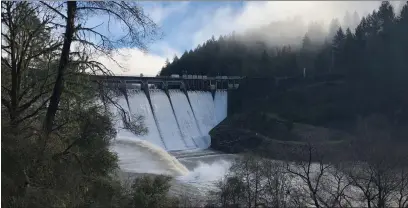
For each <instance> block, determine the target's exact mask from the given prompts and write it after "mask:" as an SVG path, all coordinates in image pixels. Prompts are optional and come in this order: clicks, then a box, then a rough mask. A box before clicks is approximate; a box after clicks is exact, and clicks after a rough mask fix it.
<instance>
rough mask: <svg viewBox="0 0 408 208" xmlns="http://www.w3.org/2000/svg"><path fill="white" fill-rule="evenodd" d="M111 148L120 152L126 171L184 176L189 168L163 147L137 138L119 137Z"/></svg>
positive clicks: (121, 165)
mask: <svg viewBox="0 0 408 208" xmlns="http://www.w3.org/2000/svg"><path fill="white" fill-rule="evenodd" d="M111 149H112V150H113V151H114V152H116V153H117V154H118V157H119V166H120V168H121V169H122V170H123V171H125V172H135V173H152V174H164V175H170V176H183V175H187V174H188V173H189V171H188V169H187V168H186V167H185V166H184V165H183V164H181V163H180V162H179V161H178V160H177V159H176V158H175V157H173V156H172V155H170V154H169V153H168V152H167V151H165V150H163V149H162V148H160V147H158V146H156V145H154V144H152V143H150V142H148V141H145V140H140V139H137V138H127V137H117V138H116V139H115V140H114V142H113V143H112V146H111Z"/></svg>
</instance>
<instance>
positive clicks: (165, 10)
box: [142, 1, 189, 25]
mask: <svg viewBox="0 0 408 208" xmlns="http://www.w3.org/2000/svg"><path fill="white" fill-rule="evenodd" d="M188 4H189V2H188V1H184V2H171V3H170V2H168V3H167V5H164V4H158V3H157V2H144V3H143V5H142V6H143V9H144V11H145V12H146V13H147V14H148V15H149V16H150V18H151V19H152V20H153V21H154V22H155V23H156V24H159V25H160V24H161V23H162V22H163V20H165V19H166V18H167V17H169V16H171V15H172V14H174V13H178V12H182V11H183V10H185V9H186V8H187V6H188Z"/></svg>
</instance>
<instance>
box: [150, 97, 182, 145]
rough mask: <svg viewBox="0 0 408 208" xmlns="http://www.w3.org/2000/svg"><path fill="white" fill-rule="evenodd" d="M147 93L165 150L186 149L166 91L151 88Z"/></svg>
mask: <svg viewBox="0 0 408 208" xmlns="http://www.w3.org/2000/svg"><path fill="white" fill-rule="evenodd" d="M149 93H150V99H151V102H152V106H153V111H154V115H155V116H156V119H157V124H158V129H159V131H160V133H161V136H162V138H163V141H164V143H165V146H166V150H168V151H171V150H183V149H187V145H186V144H185V142H184V140H183V138H182V137H181V133H180V129H179V128H178V126H177V121H176V118H175V116H174V113H173V109H172V107H171V105H170V101H169V98H168V97H167V95H166V93H164V91H161V90H151V91H150V92H149Z"/></svg>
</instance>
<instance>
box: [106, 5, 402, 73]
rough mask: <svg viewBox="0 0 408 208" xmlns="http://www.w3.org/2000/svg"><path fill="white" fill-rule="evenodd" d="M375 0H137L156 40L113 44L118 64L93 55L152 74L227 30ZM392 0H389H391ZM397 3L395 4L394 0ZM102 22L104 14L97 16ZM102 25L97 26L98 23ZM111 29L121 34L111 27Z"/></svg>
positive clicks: (324, 14)
mask: <svg viewBox="0 0 408 208" xmlns="http://www.w3.org/2000/svg"><path fill="white" fill-rule="evenodd" d="M380 3H381V2H379V1H355V2H352V1H338V2H329V1H316V2H312V1H299V2H296V1H166V2H160V1H150V2H149V1H140V2H139V5H140V6H141V7H142V8H143V10H144V11H145V13H146V14H147V15H149V16H150V18H151V19H152V20H153V21H154V22H155V23H156V24H157V25H158V26H159V28H160V32H162V33H163V36H162V38H161V39H159V40H156V41H155V42H153V43H151V44H150V45H148V52H147V53H144V52H142V51H141V50H139V49H137V48H119V49H118V51H117V53H114V55H113V58H114V59H115V60H116V61H117V62H118V63H120V64H121V66H122V67H123V68H120V67H118V66H117V64H115V63H113V62H112V61H110V60H108V59H107V58H106V57H103V56H102V57H99V58H98V59H99V60H100V61H101V62H102V63H104V64H105V65H106V66H107V67H108V68H109V69H111V70H112V71H113V72H114V73H115V74H117V75H139V74H141V73H143V74H144V75H145V76H147V75H150V76H155V75H156V74H158V73H159V71H160V70H161V68H162V67H163V65H164V63H165V60H166V58H168V59H169V60H170V61H171V60H172V59H173V57H174V55H177V56H179V57H180V56H181V54H182V53H183V52H184V51H185V50H190V49H193V48H195V47H196V46H197V45H198V44H201V43H203V42H205V41H206V40H208V39H210V38H211V36H213V35H214V37H216V38H217V37H219V36H220V35H227V34H230V33H232V32H233V31H235V32H237V33H239V32H243V31H246V30H250V29H251V28H259V27H260V26H262V25H266V24H268V23H270V22H271V21H277V20H283V19H287V18H293V17H295V16H298V17H301V19H302V20H303V21H306V22H308V21H324V22H326V23H328V22H329V21H331V20H332V18H334V17H337V18H339V19H342V18H343V16H344V14H345V12H346V11H349V12H350V13H353V12H354V11H357V12H358V13H359V15H360V16H363V15H366V14H368V13H370V12H372V11H373V10H375V9H377V8H378V7H379V5H380ZM393 4H395V3H393ZM396 4H398V3H396ZM99 21H102V22H103V23H106V21H107V18H103V17H99ZM102 26H103V25H102ZM111 31H113V32H112V33H121V29H120V27H116V28H115V29H114V30H112V29H111Z"/></svg>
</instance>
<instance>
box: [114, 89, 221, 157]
mask: <svg viewBox="0 0 408 208" xmlns="http://www.w3.org/2000/svg"><path fill="white" fill-rule="evenodd" d="M126 94H127V95H126V96H124V95H123V96H118V98H117V103H118V104H119V105H120V106H121V107H122V108H123V109H124V110H125V111H126V112H127V113H129V115H130V116H131V117H133V118H135V117H137V116H143V124H144V125H145V127H147V129H148V132H147V133H146V134H144V135H134V134H133V133H131V132H130V131H129V130H126V129H125V128H124V123H123V122H120V121H117V122H116V124H115V125H116V128H117V129H118V135H117V136H118V137H126V138H132V137H133V138H137V139H140V140H145V141H147V142H149V143H152V144H154V145H156V146H158V147H161V148H162V149H164V150H166V151H169V152H171V151H180V150H189V149H206V148H208V147H209V146H210V144H211V138H210V136H209V131H210V130H211V129H212V128H214V127H215V126H216V125H217V124H218V123H220V122H221V121H222V120H224V119H225V118H226V116H227V94H228V93H227V91H226V90H216V91H215V92H214V96H213V95H212V93H211V92H209V91H184V92H183V91H182V90H174V89H170V90H168V91H164V90H159V89H149V90H147V91H143V90H134V89H131V90H127V93H126ZM126 98H127V99H126ZM114 108H116V107H114V106H112V107H111V111H112V112H114V113H116V116H115V117H116V118H120V114H118V113H120V111H118V110H117V109H116V110H115V109H114ZM117 120H120V119H117ZM120 125H121V126H120Z"/></svg>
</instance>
